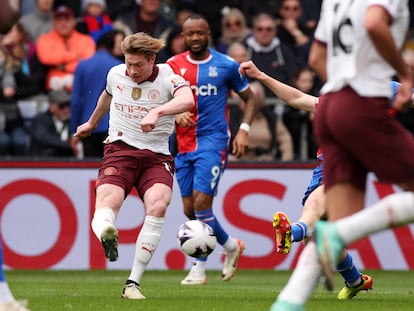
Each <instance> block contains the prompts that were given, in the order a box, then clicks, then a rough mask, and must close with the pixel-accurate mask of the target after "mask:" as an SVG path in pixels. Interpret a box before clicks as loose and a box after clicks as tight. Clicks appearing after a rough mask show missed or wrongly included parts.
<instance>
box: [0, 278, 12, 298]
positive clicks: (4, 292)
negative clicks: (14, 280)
mask: <svg viewBox="0 0 414 311" xmlns="http://www.w3.org/2000/svg"><path fill="white" fill-rule="evenodd" d="M14 300H15V299H14V297H13V294H12V293H11V291H10V288H9V285H8V284H7V282H0V302H4V303H5V302H10V301H14Z"/></svg>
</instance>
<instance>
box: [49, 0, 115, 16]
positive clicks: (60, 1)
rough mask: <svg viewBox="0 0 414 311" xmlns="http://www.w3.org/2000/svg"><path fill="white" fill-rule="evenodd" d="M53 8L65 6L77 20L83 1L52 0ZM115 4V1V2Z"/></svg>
mask: <svg viewBox="0 0 414 311" xmlns="http://www.w3.org/2000/svg"><path fill="white" fill-rule="evenodd" d="M54 1H55V5H54V7H55V8H58V7H60V6H65V7H68V8H69V9H71V11H72V13H73V15H74V16H75V18H78V17H80V16H81V15H82V2H83V0H54ZM116 2H117V1H116Z"/></svg>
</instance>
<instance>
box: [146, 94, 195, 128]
mask: <svg viewBox="0 0 414 311" xmlns="http://www.w3.org/2000/svg"><path fill="white" fill-rule="evenodd" d="M193 106H194V96H193V92H192V91H191V88H190V87H189V86H183V87H180V88H179V89H177V90H176V91H175V92H174V97H173V98H172V99H171V100H170V101H169V102H168V103H166V104H164V105H161V106H158V107H157V108H154V109H152V110H151V111H150V112H149V113H148V114H147V115H146V116H145V117H144V118H143V119H142V121H141V128H142V130H143V131H144V132H150V131H152V130H153V129H154V127H155V125H156V123H157V120H158V118H159V117H161V116H165V115H172V114H177V113H181V112H184V111H187V110H190V109H191V108H193Z"/></svg>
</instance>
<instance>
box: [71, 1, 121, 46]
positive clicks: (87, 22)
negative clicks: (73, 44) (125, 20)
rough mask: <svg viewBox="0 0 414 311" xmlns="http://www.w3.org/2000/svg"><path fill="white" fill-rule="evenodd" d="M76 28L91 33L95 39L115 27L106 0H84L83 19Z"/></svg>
mask: <svg viewBox="0 0 414 311" xmlns="http://www.w3.org/2000/svg"><path fill="white" fill-rule="evenodd" d="M76 29H77V30H78V31H79V32H81V33H84V34H88V35H90V36H91V37H92V38H93V40H94V41H95V42H96V41H98V39H99V37H100V36H101V35H103V34H105V33H107V32H108V31H110V30H112V29H113V26H112V20H111V18H110V17H109V14H108V13H107V12H106V4H105V0H84V6H83V15H82V19H81V20H80V21H79V22H78V24H77V27H76Z"/></svg>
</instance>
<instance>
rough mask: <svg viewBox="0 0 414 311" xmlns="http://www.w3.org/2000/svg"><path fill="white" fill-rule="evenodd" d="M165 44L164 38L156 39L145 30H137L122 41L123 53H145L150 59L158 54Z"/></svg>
mask: <svg viewBox="0 0 414 311" xmlns="http://www.w3.org/2000/svg"><path fill="white" fill-rule="evenodd" d="M164 45H165V42H164V40H162V39H156V38H153V37H151V36H150V35H148V34H146V33H145V32H137V33H134V34H132V35H128V36H126V37H125V39H124V40H123V41H122V44H121V48H122V53H123V54H124V55H125V54H143V55H145V56H146V57H147V58H148V59H149V58H151V57H152V56H153V55H155V54H157V53H158V52H159V51H160V50H161V49H162V48H163V47H164Z"/></svg>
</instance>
